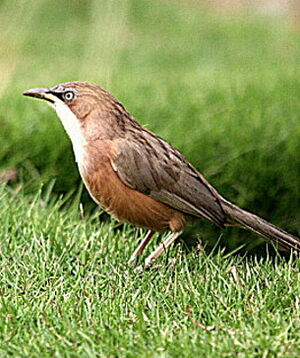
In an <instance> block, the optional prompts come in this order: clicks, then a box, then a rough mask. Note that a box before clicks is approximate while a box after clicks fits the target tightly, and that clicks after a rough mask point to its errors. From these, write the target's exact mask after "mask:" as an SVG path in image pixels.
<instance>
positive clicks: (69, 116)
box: [23, 82, 129, 144]
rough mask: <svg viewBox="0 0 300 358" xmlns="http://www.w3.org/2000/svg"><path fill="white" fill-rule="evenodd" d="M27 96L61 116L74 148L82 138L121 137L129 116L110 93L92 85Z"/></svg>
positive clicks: (64, 86) (75, 84)
mask: <svg viewBox="0 0 300 358" xmlns="http://www.w3.org/2000/svg"><path fill="white" fill-rule="evenodd" d="M23 94H24V95H25V96H30V97H35V98H39V99H43V100H45V101H47V103H49V104H50V105H51V106H52V107H53V108H54V109H55V111H56V112H57V115H58V116H59V118H60V120H61V122H62V124H63V126H64V127H65V130H66V131H67V133H68V135H69V136H70V138H71V140H72V142H73V144H74V141H76V139H77V138H78V137H79V136H81V137H84V138H85V140H86V141H88V140H93V139H97V138H105V137H106V138H110V137H112V136H118V135H119V134H120V131H121V127H122V126H121V123H120V122H121V121H123V120H126V117H128V116H129V114H128V113H127V112H126V110H125V108H124V107H123V106H122V104H121V103H120V102H118V101H117V100H116V99H115V98H114V97H113V96H112V95H111V94H110V93H109V92H107V91H106V90H105V89H103V88H102V87H100V86H98V85H96V84H92V83H89V82H67V83H63V84H59V85H57V86H55V87H52V88H33V89H30V90H28V91H26V92H24V93H23ZM122 125H123V124H122Z"/></svg>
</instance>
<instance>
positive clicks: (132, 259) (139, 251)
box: [128, 230, 155, 265]
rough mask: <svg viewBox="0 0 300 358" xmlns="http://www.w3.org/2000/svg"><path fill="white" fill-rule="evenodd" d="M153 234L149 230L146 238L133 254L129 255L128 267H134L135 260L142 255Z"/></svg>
mask: <svg viewBox="0 0 300 358" xmlns="http://www.w3.org/2000/svg"><path fill="white" fill-rule="evenodd" d="M154 234H155V232H154V231H151V230H149V231H148V232H147V234H146V236H145V237H144V238H143V239H142V241H141V242H140V244H139V246H138V247H137V248H136V249H135V250H134V252H133V254H132V255H131V257H130V259H129V261H128V265H134V264H135V262H136V260H137V258H138V257H139V256H140V255H141V254H142V253H143V251H144V250H145V247H146V246H147V245H148V243H149V241H150V240H151V238H152V236H153V235H154Z"/></svg>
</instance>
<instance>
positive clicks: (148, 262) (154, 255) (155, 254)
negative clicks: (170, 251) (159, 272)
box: [145, 231, 182, 268]
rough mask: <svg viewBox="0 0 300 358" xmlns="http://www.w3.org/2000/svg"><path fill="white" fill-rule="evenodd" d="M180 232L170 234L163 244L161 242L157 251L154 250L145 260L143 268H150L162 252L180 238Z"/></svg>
mask: <svg viewBox="0 0 300 358" xmlns="http://www.w3.org/2000/svg"><path fill="white" fill-rule="evenodd" d="M181 233H182V231H179V232H172V233H171V234H170V235H169V236H168V237H167V238H166V240H165V241H164V242H162V243H161V244H160V245H159V246H158V248H157V249H155V250H154V251H153V252H152V253H151V254H150V255H149V256H148V257H147V258H146V260H145V267H146V268H148V267H150V266H151V265H152V264H153V262H154V261H155V260H156V259H157V258H158V257H159V256H160V255H161V254H162V253H163V252H164V251H166V250H167V248H168V247H169V246H170V245H172V244H173V242H174V241H175V240H176V239H177V237H178V236H180V235H181Z"/></svg>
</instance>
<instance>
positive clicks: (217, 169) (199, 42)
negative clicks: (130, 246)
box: [0, 0, 300, 247]
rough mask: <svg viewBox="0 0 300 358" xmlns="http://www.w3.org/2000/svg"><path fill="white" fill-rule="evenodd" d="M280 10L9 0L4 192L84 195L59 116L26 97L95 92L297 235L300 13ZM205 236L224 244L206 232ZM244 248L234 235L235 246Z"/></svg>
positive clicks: (2, 86) (1, 141)
mask: <svg viewBox="0 0 300 358" xmlns="http://www.w3.org/2000/svg"><path fill="white" fill-rule="evenodd" d="M281 3H283V4H285V2H280V1H274V2H272V1H268V2H266V1H265V2H261V3H260V2H252V3H251V2H247V4H248V5H246V2H245V3H243V2H238V1H236V2H235V1H227V2H226V1H219V2H218V1H213V2H205V1H195V0H194V1H192V0H190V1H188V0H185V1H184V0H181V1H179V0H178V1H175V0H174V1H171V0H169V1H167V0H161V1H149V0H148V1H146V0H102V1H96V0H90V1H88V0H84V1H83V0H81V1H74V0H64V1H58V0H51V1H50V0H43V1H34V0H31V1H23V0H19V1H3V0H2V1H1V2H0V31H1V38H0V49H1V57H0V76H1V79H0V96H1V107H0V108H1V109H0V169H1V173H0V177H1V178H2V181H3V180H7V177H8V176H9V175H8V173H13V174H14V173H15V174H16V178H12V180H11V181H15V180H16V181H15V183H13V184H12V185H13V187H18V188H19V187H20V185H22V187H23V188H25V189H26V192H28V193H32V192H34V191H35V190H36V188H37V187H39V185H40V183H45V184H47V183H49V182H50V181H51V180H53V179H55V186H54V192H57V193H61V192H63V193H67V192H70V191H74V190H76V189H77V188H78V187H79V185H80V180H79V177H78V173H77V168H76V166H75V162H74V160H73V154H72V149H71V144H70V141H69V139H68V138H67V136H66V134H65V133H64V131H63V129H62V126H61V124H60V123H59V120H58V119H57V118H56V115H55V113H54V112H53V111H52V110H51V109H50V108H49V107H48V106H46V105H45V103H39V102H37V101H33V100H30V99H28V98H25V97H22V92H23V91H25V90H27V89H29V88H32V87H48V86H53V85H55V84H57V83H61V82H66V81H73V80H81V81H90V82H95V83H98V84H100V85H102V86H103V87H105V88H106V89H108V90H109V91H110V92H112V93H113V94H114V96H115V97H117V98H118V99H119V100H120V101H121V102H122V103H123V104H124V105H125V106H126V108H127V110H128V111H129V112H131V113H132V114H133V115H134V116H135V118H136V119H137V120H138V121H139V122H140V123H141V124H143V125H146V126H147V127H148V128H149V129H150V130H153V131H155V132H156V133H157V134H159V135H160V136H162V137H163V138H165V139H166V140H167V141H169V142H171V143H172V144H173V145H174V146H175V147H177V148H178V149H179V150H181V151H182V152H183V153H184V154H185V156H186V157H187V158H188V159H189V160H190V161H191V162H192V163H193V164H194V165H195V166H196V167H197V168H198V169H199V170H200V171H201V172H202V173H203V174H204V175H205V177H206V178H207V179H208V180H209V181H210V182H211V183H212V184H213V185H214V186H215V187H216V188H217V189H218V191H219V192H220V193H221V194H223V195H224V196H225V197H226V198H227V199H229V200H231V201H233V202H235V203H237V204H239V205H240V206H242V207H244V208H247V209H249V210H251V211H253V212H255V213H257V214H259V215H260V216H262V217H264V218H266V219H267V220H270V221H272V222H273V223H275V224H277V225H280V226H282V227H283V228H284V229H286V230H289V231H290V232H293V233H295V234H298V235H299V233H300V205H299V199H300V190H299V188H300V182H299V177H300V157H299V153H300V141H299V138H300V126H299V113H300V101H299V98H300V86H299V84H300V76H299V75H300V69H299V63H300V61H299V60H300V48H299V39H300V34H299V31H298V24H297V16H295V15H297V12H296V7H297V5H295V4H296V2H295V4H294V8H293V7H291V8H287V7H285V6H284V5H282V6H278V4H281ZM249 4H251V5H249ZM268 4H269V5H268ZM237 5H239V6H237ZM275 5H276V6H275ZM8 170H9V171H8ZM12 177H14V175H12ZM85 195H86V194H85ZM83 200H84V201H86V200H87V199H86V198H85V197H83ZM86 202H87V201H86ZM86 205H89V204H86ZM197 232H200V233H201V234H200V235H201V237H203V238H204V239H205V240H207V239H211V240H212V241H215V239H216V237H218V235H219V231H218V230H217V229H214V228H213V227H212V226H211V225H210V224H207V223H203V222H201V223H200V228H199V227H197ZM241 233H242V235H241ZM246 235H248V234H246V233H244V232H241V231H240V232H238V230H237V229H234V230H232V231H231V230H227V231H226V232H225V235H224V240H225V241H226V242H227V244H228V245H229V246H232V247H233V246H235V245H236V244H237V242H239V241H244V240H245V236H246ZM248 237H251V245H250V246H254V245H255V244H256V243H257V240H256V237H255V236H254V235H250V236H248Z"/></svg>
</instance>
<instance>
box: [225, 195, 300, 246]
mask: <svg viewBox="0 0 300 358" xmlns="http://www.w3.org/2000/svg"><path fill="white" fill-rule="evenodd" d="M221 203H222V207H223V210H224V212H225V214H226V216H227V217H228V219H229V220H228V221H229V223H236V224H240V225H241V226H242V227H243V228H245V229H248V230H251V231H253V232H255V233H257V234H258V235H260V236H262V237H263V238H265V239H267V240H268V241H271V242H272V243H273V244H275V246H277V247H278V248H279V249H285V250H289V251H296V252H298V253H300V238H298V237H297V236H293V235H291V234H289V233H287V232H285V231H284V230H282V229H280V228H279V227H277V226H275V225H273V224H271V223H269V222H267V221H266V220H264V219H262V218H260V217H258V216H256V215H254V214H252V213H249V212H248V211H246V210H243V209H241V208H239V207H238V206H236V205H234V204H232V203H230V202H229V201H227V200H225V199H224V198H222V200H221Z"/></svg>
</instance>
